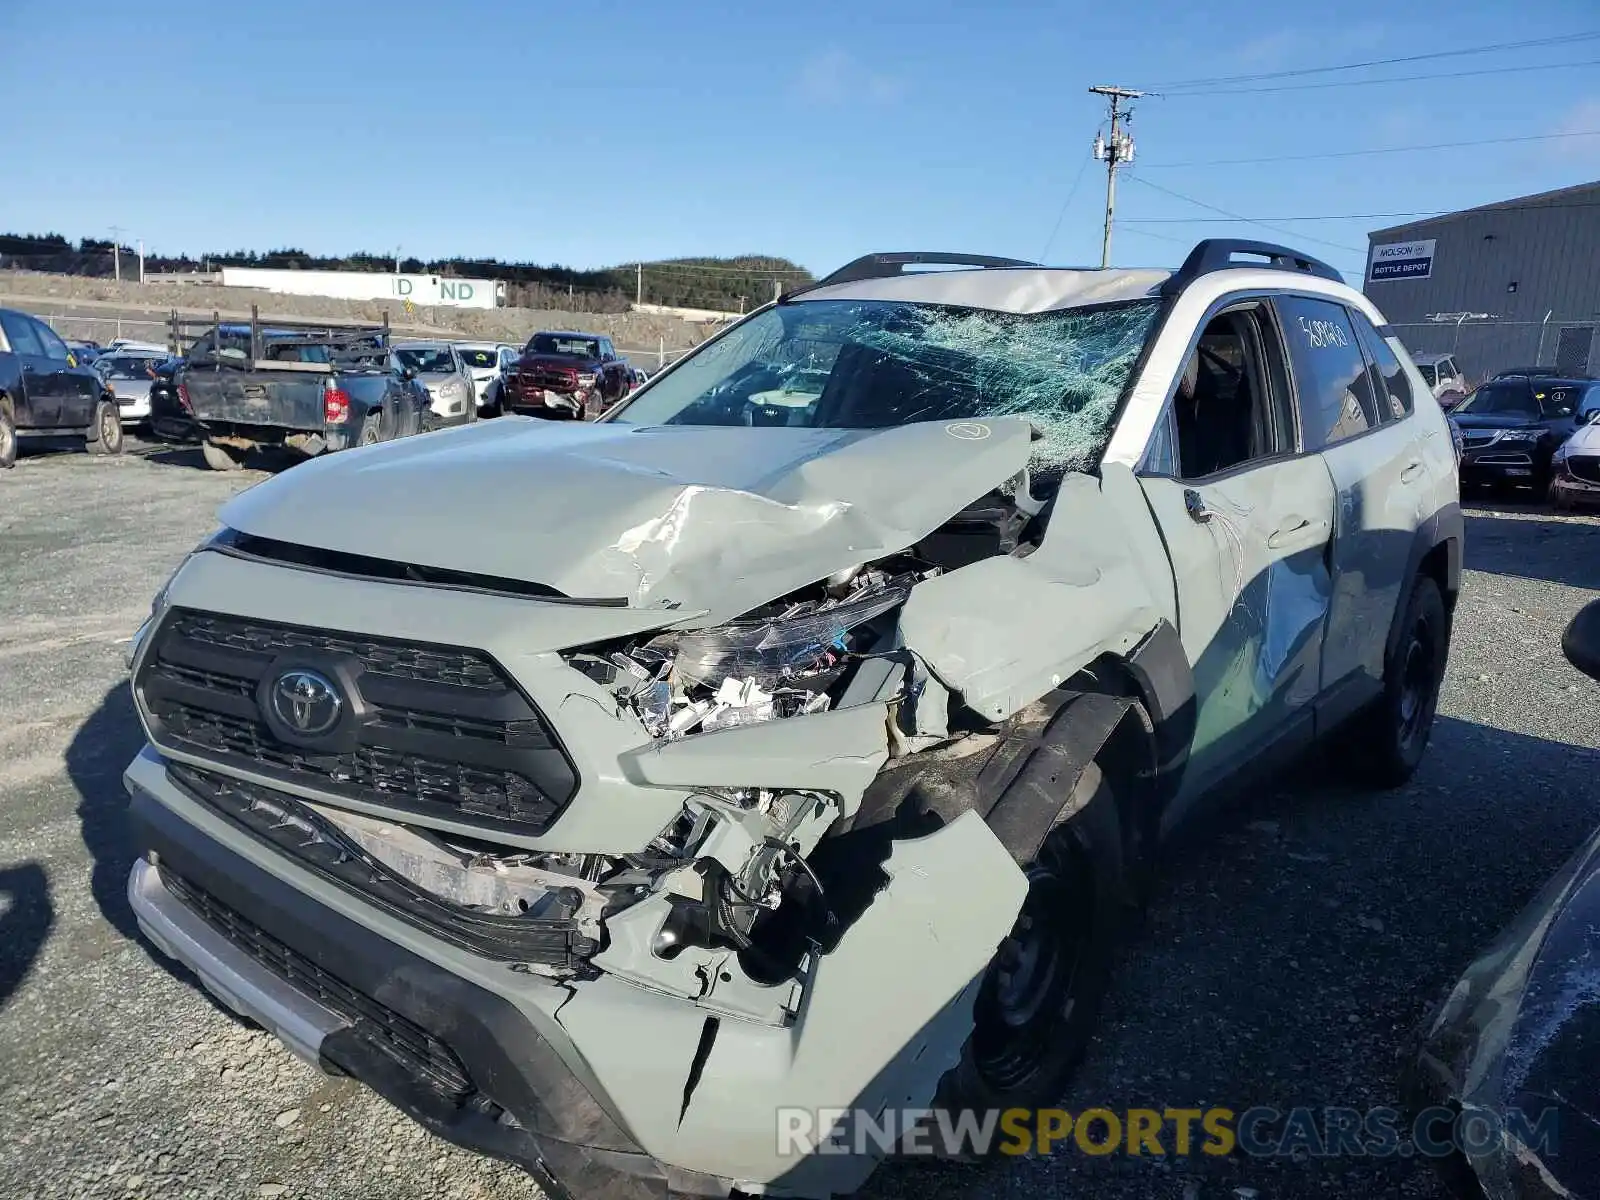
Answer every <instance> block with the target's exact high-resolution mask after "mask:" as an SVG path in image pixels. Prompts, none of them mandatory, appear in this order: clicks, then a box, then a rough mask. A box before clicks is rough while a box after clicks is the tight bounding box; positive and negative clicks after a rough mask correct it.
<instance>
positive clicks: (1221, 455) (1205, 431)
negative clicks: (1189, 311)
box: [1148, 303, 1294, 479]
mask: <svg viewBox="0 0 1600 1200" xmlns="http://www.w3.org/2000/svg"><path fill="white" fill-rule="evenodd" d="M1287 400H1288V383H1287V376H1286V374H1285V372H1284V369H1283V350H1282V345H1281V342H1280V339H1279V337H1278V333H1277V330H1276V328H1275V327H1274V325H1273V323H1272V320H1271V316H1270V312H1269V310H1268V308H1267V306H1266V305H1264V304H1259V303H1251V304H1246V305H1240V306H1238V307H1235V308H1232V309H1229V310H1227V311H1225V312H1222V313H1220V314H1218V315H1217V316H1216V317H1213V318H1212V319H1211V320H1210V321H1209V322H1208V323H1207V324H1206V327H1205V329H1203V330H1202V331H1201V334H1200V340H1199V342H1198V343H1197V344H1196V345H1195V348H1194V350H1193V351H1192V352H1191V353H1190V355H1189V359H1188V361H1187V362H1186V363H1185V364H1184V369H1183V374H1182V375H1180V376H1179V377H1178V383H1177V387H1176V388H1175V390H1174V392H1173V396H1172V403H1171V405H1170V408H1169V415H1168V416H1167V417H1166V418H1164V419H1163V421H1162V424H1161V426H1158V428H1157V430H1156V435H1155V439H1154V440H1153V442H1152V447H1151V449H1152V456H1153V458H1155V457H1159V458H1161V459H1165V460H1166V461H1167V462H1168V463H1170V466H1169V467H1168V470H1169V471H1170V472H1171V473H1172V474H1174V475H1176V476H1178V477H1179V478H1183V479H1203V478H1205V477H1206V476H1208V475H1216V474H1220V473H1221V472H1223V471H1231V470H1234V469H1235V468H1237V467H1240V466H1243V465H1245V464H1246V463H1249V462H1252V461H1255V460H1258V459H1265V458H1272V457H1274V456H1276V455H1278V454H1282V453H1285V452H1287V451H1290V450H1292V449H1293V448H1294V426H1293V423H1292V421H1291V420H1290V415H1289V412H1288V408H1287ZM1163 439H1165V441H1166V444H1165V445H1163V444H1162V440H1163ZM1148 465H1149V469H1151V470H1159V469H1160V468H1159V467H1158V466H1157V465H1156V462H1155V461H1149V463H1148Z"/></svg>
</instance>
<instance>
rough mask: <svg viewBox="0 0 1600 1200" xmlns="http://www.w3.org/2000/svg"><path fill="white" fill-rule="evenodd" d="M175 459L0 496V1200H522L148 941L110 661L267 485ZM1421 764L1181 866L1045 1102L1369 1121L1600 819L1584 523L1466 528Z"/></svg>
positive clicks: (917, 1186) (1314, 804)
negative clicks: (221, 508)
mask: <svg viewBox="0 0 1600 1200" xmlns="http://www.w3.org/2000/svg"><path fill="white" fill-rule="evenodd" d="M194 458H195V456H194V455H193V454H192V453H191V452H186V451H169V450H160V449H157V448H154V447H144V448H140V449H137V450H136V451H135V452H134V453H130V454H129V455H127V456H125V457H123V458H120V459H90V458H88V457H87V456H85V455H83V454H81V453H47V454H40V453H33V454H30V455H28V456H27V457H25V458H24V459H23V461H22V462H21V463H20V465H19V466H18V468H17V469H16V470H14V471H11V472H7V473H4V474H0V814H4V819H3V823H0V1146H4V1147H5V1150H4V1153H3V1154H0V1195H4V1196H7V1197H15V1198H22V1197H66V1196H72V1197H111V1196H117V1197H139V1196H158V1195H159V1196H163V1197H166V1196H217V1197H235V1196H238V1197H270V1196H284V1197H311V1196H317V1197H329V1198H339V1200H354V1198H358V1197H359V1198H362V1200H377V1198H380V1197H381V1198H384V1200H391V1198H392V1200H410V1198H417V1200H421V1198H423V1197H427V1198H429V1200H434V1198H439V1197H488V1196H495V1197H503V1198H507V1200H509V1198H512V1197H517V1196H533V1195H536V1194H537V1193H536V1191H535V1189H534V1188H533V1187H532V1185H531V1184H530V1183H529V1182H528V1181H527V1180H526V1179H525V1178H524V1177H522V1176H520V1175H519V1174H518V1173H517V1172H515V1171H513V1170H511V1169H509V1168H506V1167H503V1166H500V1165H497V1164H493V1163H490V1162H487V1161H485V1160H480V1159H477V1158H474V1157H473V1156H471V1155H468V1154H465V1153H462V1152H459V1151H456V1150H453V1149H451V1148H449V1147H448V1146H445V1145H443V1144H441V1143H439V1142H437V1141H435V1140H433V1139H432V1138H431V1137H429V1136H427V1135H425V1134H424V1133H422V1131H421V1130H420V1129H419V1128H417V1127H415V1126H413V1125H412V1124H411V1123H410V1122H409V1121H407V1120H405V1119H403V1118H401V1117H399V1116H398V1115H397V1114H396V1113H395V1112H393V1111H392V1110H390V1109H389V1108H387V1107H386V1106H385V1105H384V1104H382V1103H381V1102H379V1101H378V1100H377V1099H375V1098H374V1097H373V1096H371V1095H370V1094H368V1093H366V1092H364V1091H362V1089H360V1088H359V1087H357V1086H356V1085H354V1084H351V1083H349V1082H346V1081H332V1080H328V1079H324V1078H322V1077H320V1076H318V1075H316V1074H315V1073H314V1072H313V1071H312V1070H311V1069H310V1068H308V1067H305V1066H303V1065H301V1064H300V1063H299V1062H298V1061H296V1060H294V1059H292V1058H291V1057H290V1056H289V1055H288V1054H287V1052H285V1051H283V1050H280V1049H279V1048H278V1047H277V1046H276V1044H275V1043H273V1042H271V1041H270V1040H269V1039H268V1038H267V1037H266V1036H265V1035H264V1034H261V1033H258V1032H253V1031H251V1030H248V1029H246V1028H245V1027H243V1026H242V1025H240V1024H238V1023H237V1022H235V1021H233V1020H231V1019H230V1018H228V1017H226V1016H224V1015H223V1014H222V1013H221V1012H220V1011H219V1010H218V1009H217V1008H216V1007H215V1006H213V1005H212V1004H211V1003H209V1002H208V1001H207V1000H206V999H205V998H204V997H203V996H202V995H201V994H200V993H198V992H197V991H196V990H195V989H194V988H193V987H192V986H190V985H189V984H188V983H187V982H185V980H184V979H183V978H181V977H180V976H179V975H177V974H175V973H174V972H173V971H171V970H168V969H166V968H165V967H164V966H163V965H162V963H161V962H160V961H159V960H158V959H157V958H155V957H154V956H153V953H152V952H151V951H150V950H149V949H148V948H147V947H146V946H145V945H144V944H143V943H142V942H141V941H140V940H139V939H138V937H137V936H136V934H135V931H134V923H133V919H132V915H131V913H130V911H129V909H128V906H127V903H126V900H125V899H124V896H123V890H122V889H123V882H124V879H125V877H126V873H127V869H128V866H129V862H130V856H131V851H130V847H129V844H128V840H127V835H126V829H125V824H124V809H125V802H124V798H123V794H122V789H121V784H120V780H119V774H120V772H121V769H122V767H123V765H124V764H125V763H126V762H127V760H128V759H129V758H130V757H131V756H132V754H133V753H134V752H135V750H136V748H137V746H138V744H139V740H140V737H139V734H138V731H137V729H136V725H135V721H134V717H133V714H132V711H131V707H130V703H129V700H128V698H127V694H126V682H125V670H124V661H123V660H124V655H125V653H126V649H127V647H126V642H127V639H128V636H129V635H130V634H131V633H132V632H133V630H134V628H135V627H136V626H137V624H138V623H139V621H140V620H141V619H142V617H143V615H144V613H145V612H146V611H147V607H148V601H149V597H150V596H151V595H152V593H153V592H154V591H155V590H156V589H157V588H158V587H159V585H160V584H161V582H162V580H163V579H164V578H165V577H166V576H167V574H168V573H169V572H170V571H171V570H172V569H173V567H174V566H176V564H177V562H178V561H179V559H180V558H181V557H182V555H183V554H184V552H185V551H187V550H188V549H189V548H190V547H191V546H192V545H193V544H194V543H195V542H196V541H197V540H198V539H199V538H200V537H202V536H203V535H204V534H205V533H206V532H208V531H209V530H210V529H211V528H212V527H213V523H214V513H215V510H216V508H217V506H218V505H219V504H220V503H221V502H222V501H223V500H225V499H226V498H227V497H228V496H229V495H230V494H231V493H233V492H235V491H238V490H240V489H242V488H245V487H248V486H250V485H251V484H252V483H253V482H254V481H256V480H257V479H259V478H260V476H258V475H254V474H251V473H243V474H240V475H230V476H222V475H216V474H212V473H210V472H207V471H205V470H203V469H199V468H198V465H197V463H196V462H195V461H194ZM1468 539H1469V540H1468V555H1467V560H1468V568H1469V571H1468V574H1467V577H1466V583H1465V592H1464V596H1463V600H1462V606H1461V610H1460V614H1459V620H1458V624H1457V629H1456V635H1455V644H1454V650H1453V657H1452V661H1451V667H1450V672H1449V675H1448V678H1447V681H1446V691H1445V697H1444V702H1443V706H1442V714H1441V717H1440V721H1439V724H1438V727H1437V729H1436V731H1435V735H1434V743H1433V747H1432V750H1431V752H1430V754H1429V757H1428V760H1427V762H1426V764H1425V765H1424V768H1423V770H1422V772H1421V773H1420V775H1419V776H1418V778H1417V779H1416V781H1415V782H1414V783H1413V784H1412V785H1411V786H1410V787H1408V788H1407V789H1405V790H1404V791H1403V792H1400V793H1398V794H1390V795H1381V796H1379V795H1371V794H1365V793H1362V792H1358V791H1353V790H1349V789H1347V788H1344V787H1341V786H1338V785H1336V784H1333V783H1330V782H1328V780H1329V778H1331V774H1330V772H1328V771H1327V770H1326V769H1323V768H1319V767H1317V766H1315V765H1311V766H1308V767H1307V768H1306V769H1305V770H1304V771H1302V772H1300V773H1298V774H1297V776H1296V777H1295V778H1293V779H1288V780H1285V781H1284V783H1283V786H1282V787H1281V788H1280V789H1279V790H1278V791H1277V792H1276V794H1272V795H1263V796H1257V797H1252V798H1248V799H1245V800H1242V801H1241V803H1240V804H1239V805H1238V806H1236V807H1235V808H1234V809H1233V810H1231V811H1229V812H1227V813H1225V814H1222V815H1220V816H1219V817H1218V818H1217V819H1215V820H1214V821H1212V822H1210V823H1209V824H1208V826H1207V827H1206V828H1204V829H1201V830H1198V831H1196V833H1195V834H1194V835H1192V836H1191V837H1189V838H1188V839H1186V840H1185V842H1184V843H1183V844H1182V845H1181V846H1178V847H1175V848H1174V850H1173V852H1172V854H1171V856H1170V861H1169V863H1168V865H1167V867H1166V869H1165V872H1164V876H1163V880H1162V882H1161V884H1160V885H1159V887H1158V889H1157V892H1156V895H1155V898H1154V901H1153V903H1152V906H1151V910H1150V913H1149V915H1148V918H1147V920H1146V922H1145V924H1144V925H1143V927H1142V928H1141V929H1139V930H1137V931H1136V932H1135V933H1134V934H1133V936H1132V939H1131V941H1130V943H1129V945H1128V947H1127V950H1126V953H1125V954H1124V956H1123V960H1122V962H1121V963H1120V966H1119V969H1118V973H1117V978H1116V983H1115V985H1114V990H1113V992H1112V995H1111V998H1110V1002H1109V1011H1108V1013H1107V1014H1106V1020H1105V1022H1104V1032H1103V1033H1102V1035H1101V1036H1100V1038H1099V1040H1098V1041H1097V1043H1096V1044H1095V1046H1094V1047H1093V1049H1092V1050H1091V1053H1090V1056H1089V1059H1088V1061H1087V1062H1086V1063H1085V1065H1084V1068H1083V1070H1082V1071H1081V1072H1080V1073H1079V1075H1078V1077H1077V1080H1076V1082H1075V1084H1074V1085H1073V1087H1072V1090H1071V1093H1070V1094H1069V1095H1068V1096H1066V1097H1064V1103H1065V1105H1066V1106H1067V1107H1069V1108H1072V1109H1081V1108H1084V1107H1087V1106H1091V1105H1101V1106H1104V1107H1107V1108H1111V1109H1121V1108H1127V1107H1131V1106H1146V1107H1154V1108H1164V1107H1195V1108H1204V1107H1207V1106H1209V1105H1216V1104H1221V1105H1226V1106H1228V1107H1230V1108H1233V1109H1235V1110H1243V1109H1245V1108H1248V1107H1250V1106H1251V1105H1255V1104H1271V1105H1275V1106H1278V1107H1280V1108H1288V1107H1290V1106H1293V1105H1297V1104H1306V1105H1342V1106H1349V1107H1354V1108H1366V1107H1368V1106H1372V1105H1383V1104H1389V1103H1392V1102H1393V1100H1394V1087H1393V1080H1394V1075H1395V1068H1396V1065H1397V1061H1398V1055H1399V1052H1400V1050H1401V1048H1402V1046H1403V1045H1404V1044H1405V1042H1406V1040H1407V1038H1408V1037H1409V1034H1410V1031H1411V1030H1412V1028H1413V1027H1414V1025H1415V1024H1416V1022H1417V1021H1418V1019H1419V1018H1420V1016H1421V1014H1422V1012H1423V1010H1424V1008H1425V1007H1426V1006H1427V1005H1428V1004H1429V1003H1430V1002H1431V1001H1432V1000H1433V999H1434V998H1435V997H1436V995H1437V994H1438V993H1439V991H1440V989H1441V988H1442V987H1444V986H1445V985H1446V984H1447V983H1448V981H1449V980H1450V979H1452V978H1453V977H1454V976H1455V975H1456V974H1457V973H1458V972H1459V970H1460V968H1461V967H1462V966H1463V964H1464V963H1465V962H1466V960H1467V959H1468V958H1469V957H1470V956H1471V955H1472V954H1473V953H1474V951H1475V950H1476V948H1478V947H1479V946H1480V945H1481V944H1482V943H1483V942H1484V941H1485V939H1487V938H1488V937H1489V936H1490V935H1491V934H1492V933H1493V932H1494V931H1495V930H1497V929H1498V928H1499V927H1500V926H1501V925H1503V924H1504V923H1505V922H1506V920H1507V919H1508V918H1509V917H1510V916H1511V915H1512V914H1513V913H1514V912H1515V911H1516V910H1517V908H1518V907H1519V906H1520V905H1521V904H1522V903H1523V902H1524V901H1525V900H1526V899H1527V898H1528V897H1529V896H1530V895H1531V894H1532V893H1533V891H1534V890H1535V888H1536V887H1537V886H1538V885H1539V883H1540V882H1541V881H1542V880H1543V879H1544V878H1545V877H1546V876H1547V875H1548V874H1549V873H1550V872H1551V871H1553V870H1554V869H1555V867H1556V866H1557V865H1558V864H1559V863H1560V862H1561V860H1562V859H1563V858H1564V857H1565V856H1566V855H1567V853H1568V852H1569V851H1570V850H1571V849H1572V848H1573V847H1574V846H1575V845H1576V844H1577V843H1578V842H1579V841H1580V840H1581V839H1582V838H1583V836H1584V835H1585V834H1586V833H1587V832H1588V831H1589V829H1590V828H1591V827H1592V826H1593V825H1594V824H1595V823H1596V822H1597V821H1600V811H1597V806H1596V801H1597V799H1600V785H1597V783H1596V780H1597V779H1600V772H1597V767H1600V752H1597V750H1596V747H1597V746H1600V687H1597V685H1595V684H1593V683H1591V682H1589V681H1588V680H1586V679H1584V678H1583V677H1581V676H1579V675H1578V674H1577V673H1576V672H1574V671H1573V670H1571V669H1570V668H1569V667H1568V666H1567V664H1566V662H1565V661H1564V660H1563V659H1562V657H1561V655H1560V651H1559V638H1560V633H1561V630H1562V629H1563V627H1564V626H1565V624H1566V622H1567V620H1568V619H1569V618H1570V617H1571V616H1572V614H1573V613H1574V612H1576V610H1577V609H1578V608H1579V607H1580V605H1581V604H1582V603H1583V602H1584V601H1585V600H1586V599H1588V598H1589V597H1590V596H1591V595H1592V592H1591V590H1590V589H1593V588H1595V587H1597V586H1600V521H1596V520H1594V519H1591V518H1556V517H1552V516H1550V515H1547V514H1544V513H1541V512H1538V511H1535V510H1532V509H1525V510H1519V509H1516V508H1511V507H1508V508H1503V509H1500V510H1493V511H1491V510H1474V512H1473V513H1472V515H1471V518H1470V520H1469V529H1468ZM1006 1171H1007V1172H1008V1173H1006V1174H1000V1173H998V1169H997V1168H985V1167H955V1166H938V1167H934V1166H915V1167H897V1168H894V1169H892V1170H885V1171H882V1172H880V1173H879V1174H878V1176H876V1177H875V1179H874V1180H873V1182H872V1183H871V1185H870V1186H869V1190H868V1194H869V1195H870V1196H874V1197H880V1198H889V1197H896V1198H898V1197H912V1196H915V1197H917V1198H918V1200H957V1198H961V1200H965V1198H967V1197H971V1198H973V1200H976V1198H978V1197H988V1196H994V1195H999V1194H1003V1195H1006V1196H1009V1197H1030V1196H1037V1197H1045V1196H1083V1197H1130V1198H1131V1197H1171V1198H1172V1200H1193V1198H1196V1197H1199V1198H1223V1197H1229V1198H1231V1197H1234V1196H1240V1197H1247V1196H1249V1195H1251V1194H1252V1192H1251V1189H1253V1192H1254V1194H1256V1195H1259V1196H1260V1197H1262V1198H1263V1200H1273V1198H1280V1197H1282V1198H1310V1197H1325V1196H1376V1195H1386V1196H1395V1195H1399V1196H1412V1197H1437V1196H1441V1195H1442V1194H1443V1193H1442V1190H1441V1189H1440V1188H1439V1186H1438V1184H1437V1183H1436V1182H1435V1180H1434V1179H1433V1177H1432V1175H1431V1174H1429V1173H1428V1172H1427V1170H1426V1169H1425V1168H1423V1167H1421V1166H1419V1165H1418V1164H1417V1163H1415V1162H1412V1161H1405V1160H1396V1161H1391V1162H1386V1163H1379V1162H1373V1161H1367V1160H1361V1159H1354V1158H1344V1159H1321V1160H1315V1159H1313V1160H1310V1161H1300V1162H1293V1161H1289V1160H1282V1161H1270V1162H1269V1161H1263V1160H1253V1159H1245V1158H1241V1157H1231V1158H1226V1159H1192V1160H1175V1159H1169V1160H1156V1159H1150V1158H1139V1159H1126V1158H1120V1157H1117V1158H1108V1159H1100V1158H1096V1159H1090V1158H1086V1157H1084V1156H1082V1155H1081V1154H1078V1153H1076V1152H1075V1151H1066V1152H1063V1153H1060V1154H1058V1155H1056V1156H1055V1157H1052V1158H1049V1159H1036V1160H1026V1161H1022V1162H1015V1163H1011V1164H1009V1166H1008V1167H1007V1168H1006Z"/></svg>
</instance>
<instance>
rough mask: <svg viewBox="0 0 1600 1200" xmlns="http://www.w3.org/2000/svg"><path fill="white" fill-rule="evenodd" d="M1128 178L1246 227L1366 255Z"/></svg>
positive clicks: (1354, 249) (1134, 176)
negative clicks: (1229, 218) (1243, 224)
mask: <svg viewBox="0 0 1600 1200" xmlns="http://www.w3.org/2000/svg"><path fill="white" fill-rule="evenodd" d="M1129 178H1130V179H1132V180H1133V182H1135V183H1138V184H1142V185H1144V186H1145V187H1147V188H1153V189H1155V190H1156V191H1158V192H1164V193H1166V194H1167V195H1168V196H1171V197H1173V198H1174V199H1176V200H1182V201H1183V202H1184V203H1186V204H1193V205H1196V206H1197V207H1199V208H1203V209H1206V210H1207V211H1209V212H1214V213H1216V214H1218V215H1219V216H1223V217H1231V218H1232V219H1233V220H1235V221H1242V222H1244V223H1245V224H1247V225H1254V226H1256V227H1257V228H1259V229H1270V230H1271V231H1272V232H1273V233H1277V234H1284V235H1287V236H1289V237H1292V238H1297V239H1299V240H1300V241H1305V242H1315V243H1316V244H1317V245H1319V246H1332V247H1333V248H1334V249H1335V250H1347V251H1349V252H1350V253H1351V254H1365V253H1366V251H1365V250H1358V249H1357V248H1356V247H1354V246H1346V245H1344V244H1343V243H1341V242H1330V241H1327V240H1326V239H1324V238H1314V237H1312V236H1311V235H1310V234H1306V233H1297V232H1295V231H1294V230H1292V229H1283V228H1280V227H1279V226H1277V225H1269V224H1267V223H1266V222H1265V221H1257V220H1256V219H1254V218H1253V217H1245V216H1241V215H1240V214H1238V213H1236V212H1229V211H1228V210H1227V209H1225V208H1218V207H1217V206H1216V205H1214V204H1207V203H1206V202H1205V201H1204V200H1196V199H1195V198H1194V197H1193V196H1185V195H1184V194H1183V193H1182V192H1175V191H1173V190H1172V189H1171V188H1164V187H1162V186H1161V185H1160V184H1159V183H1151V182H1150V181H1149V180H1148V179H1141V178H1139V176H1137V175H1130V176H1129Z"/></svg>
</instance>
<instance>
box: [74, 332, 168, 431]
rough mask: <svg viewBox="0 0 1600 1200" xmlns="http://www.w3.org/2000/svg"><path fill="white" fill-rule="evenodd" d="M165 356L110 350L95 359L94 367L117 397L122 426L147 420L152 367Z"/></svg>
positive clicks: (153, 378)
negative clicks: (108, 352) (110, 351)
mask: <svg viewBox="0 0 1600 1200" xmlns="http://www.w3.org/2000/svg"><path fill="white" fill-rule="evenodd" d="M165 358H166V355H159V356H158V355H155V354H147V353H135V352H132V351H113V352H112V353H110V354H105V355H102V356H101V357H99V358H97V359H95V361H94V365H93V368H92V369H93V370H94V372H95V374H97V375H99V376H100V379H101V380H102V382H103V383H104V384H105V387H106V389H107V390H108V391H110V392H111V393H112V394H113V395H114V396H115V397H116V400H117V410H118V411H119V412H120V413H121V415H122V424H123V425H124V427H126V426H129V425H141V424H144V423H146V422H148V421H149V419H150V388H151V386H152V385H153V384H154V383H155V378H156V375H155V368H156V366H157V364H159V363H160V362H162V361H163V359H165Z"/></svg>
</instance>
